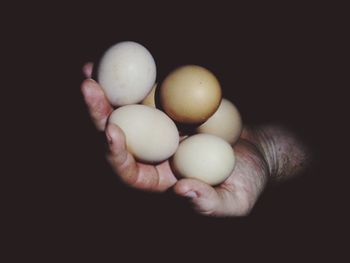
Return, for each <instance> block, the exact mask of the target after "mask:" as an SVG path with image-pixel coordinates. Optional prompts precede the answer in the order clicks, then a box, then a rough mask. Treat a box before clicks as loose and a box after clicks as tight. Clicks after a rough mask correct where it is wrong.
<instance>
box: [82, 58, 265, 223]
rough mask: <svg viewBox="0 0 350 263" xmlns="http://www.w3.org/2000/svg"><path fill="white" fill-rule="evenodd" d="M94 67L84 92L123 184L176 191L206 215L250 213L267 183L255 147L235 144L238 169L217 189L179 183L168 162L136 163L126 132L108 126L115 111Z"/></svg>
mask: <svg viewBox="0 0 350 263" xmlns="http://www.w3.org/2000/svg"><path fill="white" fill-rule="evenodd" d="M92 67H93V65H92V63H87V64H86V65H85V66H84V67H83V73H84V75H85V76H86V78H87V79H85V80H84V81H83V83H82V85H81V91H82V93H83V96H84V99H85V102H86V105H87V108H88V111H89V113H90V116H91V118H92V120H93V122H94V124H95V125H96V128H97V129H98V130H100V131H104V132H105V134H106V139H107V141H108V145H109V153H108V154H107V160H108V162H109V163H110V165H111V166H112V168H113V170H114V171H115V173H116V174H117V175H118V177H119V178H120V179H121V180H122V181H123V182H125V183H126V184H127V185H129V186H131V187H134V188H138V189H142V190H146V191H155V192H163V191H166V190H167V189H169V188H171V187H173V189H174V192H175V193H176V194H178V195H180V196H183V197H187V198H188V199H189V200H190V201H191V203H192V204H193V207H194V209H195V210H196V211H197V212H198V213H200V214H203V215H211V216H220V217H223V216H242V215H247V214H248V213H249V212H250V210H251V208H252V207H253V206H254V204H255V202H256V200H257V199H258V197H259V195H260V193H261V192H262V190H263V188H264V186H265V184H266V181H267V166H266V162H265V160H264V158H263V156H262V154H261V153H260V152H259V150H258V149H257V147H256V146H255V145H254V144H253V143H251V142H250V141H249V140H247V139H245V138H241V139H240V140H239V141H238V142H237V143H236V144H235V146H234V150H235V154H236V166H235V169H234V171H233V173H232V174H231V175H230V176H229V178H228V179H227V180H226V181H225V182H223V183H222V184H221V185H219V186H216V187H212V186H210V185H208V184H206V183H204V182H202V181H199V180H195V179H181V180H178V179H177V178H176V177H175V175H174V174H173V172H172V171H171V169H170V165H169V161H168V160H166V161H164V162H162V163H160V164H157V165H150V164H144V163H140V162H137V161H136V160H135V159H134V157H133V156H132V155H131V154H130V153H129V152H128V151H127V148H126V141H125V135H124V133H123V131H122V130H121V129H120V128H119V127H118V126H116V125H114V124H108V117H109V115H110V114H111V113H112V111H113V107H112V105H110V103H109V102H108V100H107V98H106V97H105V95H104V92H103V90H102V88H101V87H100V85H99V84H98V83H97V82H96V81H94V80H93V79H91V73H92Z"/></svg>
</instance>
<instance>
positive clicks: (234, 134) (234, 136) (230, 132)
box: [197, 98, 242, 144]
mask: <svg viewBox="0 0 350 263" xmlns="http://www.w3.org/2000/svg"><path fill="white" fill-rule="evenodd" d="M197 132H198V133H209V134H213V135H216V136H219V137H221V138H223V139H224V140H226V141H227V142H228V143H230V144H234V143H235V142H236V141H237V140H238V138H239V136H240V135H241V132H242V119H241V115H240V114H239V111H238V109H237V108H236V106H235V105H234V104H233V103H232V102H230V101H229V100H227V99H224V98H223V99H222V100H221V103H220V106H219V108H218V109H217V111H216V112H215V113H214V115H213V116H211V117H210V118H209V119H208V120H207V121H206V122H205V123H203V124H202V125H201V126H199V127H198V128H197Z"/></svg>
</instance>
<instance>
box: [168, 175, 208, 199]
mask: <svg viewBox="0 0 350 263" xmlns="http://www.w3.org/2000/svg"><path fill="white" fill-rule="evenodd" d="M174 191H175V193H176V194H178V195H181V196H184V197H190V198H196V197H201V198H202V197H206V196H208V195H210V194H211V192H212V191H215V190H214V188H212V187H211V186H210V185H208V184H206V183H204V182H202V181H199V180H196V179H181V180H179V181H178V182H177V183H176V184H175V186H174Z"/></svg>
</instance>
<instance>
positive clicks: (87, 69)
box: [83, 62, 94, 78]
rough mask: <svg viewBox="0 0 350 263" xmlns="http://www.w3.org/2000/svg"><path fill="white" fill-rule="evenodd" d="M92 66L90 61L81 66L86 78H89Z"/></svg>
mask: <svg viewBox="0 0 350 263" xmlns="http://www.w3.org/2000/svg"><path fill="white" fill-rule="evenodd" d="M93 66H94V64H93V63H92V62H88V63H86V64H85V65H84V66H83V74H84V76H85V77H86V78H91V75H92V69H93Z"/></svg>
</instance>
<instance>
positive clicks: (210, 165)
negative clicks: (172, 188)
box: [171, 134, 235, 185]
mask: <svg viewBox="0 0 350 263" xmlns="http://www.w3.org/2000/svg"><path fill="white" fill-rule="evenodd" d="M234 166H235V154H234V151H233V149H232V147H231V145H230V144H229V143H227V142H226V141H225V140H223V139H221V138H220V137H217V136H215V135H211V134H196V135H193V136H190V137H188V138H187V139H185V140H184V141H182V142H181V143H180V145H179V147H178V149H177V151H176V153H175V154H174V156H173V158H172V159H171V167H172V169H173V171H174V173H175V174H176V175H178V176H180V177H184V178H192V179H198V180H201V181H203V182H205V183H207V184H210V185H217V184H220V183H222V182H223V181H225V180H226V179H227V177H229V176H230V175H231V173H232V171H233V169H234Z"/></svg>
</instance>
